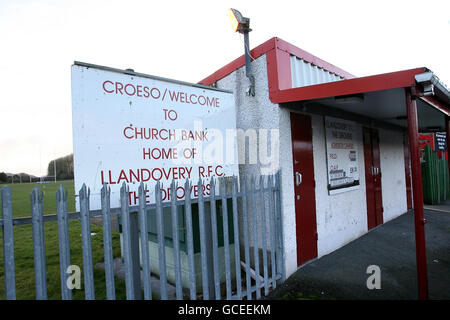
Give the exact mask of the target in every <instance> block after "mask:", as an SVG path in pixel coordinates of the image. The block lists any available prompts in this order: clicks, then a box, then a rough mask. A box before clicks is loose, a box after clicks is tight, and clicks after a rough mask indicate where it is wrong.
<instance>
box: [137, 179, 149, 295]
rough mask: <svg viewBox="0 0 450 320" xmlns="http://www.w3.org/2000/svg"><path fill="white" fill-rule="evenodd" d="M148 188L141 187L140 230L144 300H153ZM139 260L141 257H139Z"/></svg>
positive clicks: (142, 185) (142, 184)
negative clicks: (146, 195)
mask: <svg viewBox="0 0 450 320" xmlns="http://www.w3.org/2000/svg"><path fill="white" fill-rule="evenodd" d="M145 191H146V188H144V183H142V182H141V184H140V185H139V230H140V234H141V253H142V280H143V282H144V299H145V300H152V283H151V277H150V252H149V248H148V214H147V210H145V206H146V202H147V200H146V197H145ZM138 260H139V257H138Z"/></svg>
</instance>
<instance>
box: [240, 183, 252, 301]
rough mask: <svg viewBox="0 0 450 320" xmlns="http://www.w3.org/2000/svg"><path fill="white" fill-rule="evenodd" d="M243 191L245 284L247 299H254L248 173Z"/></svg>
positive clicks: (242, 185)
mask: <svg viewBox="0 0 450 320" xmlns="http://www.w3.org/2000/svg"><path fill="white" fill-rule="evenodd" d="M241 192H242V216H243V221H244V226H243V232H242V233H243V234H244V253H245V285H246V288H247V300H251V299H252V290H251V287H252V282H251V279H250V241H249V238H248V235H249V229H248V212H247V175H245V176H244V177H243V178H242V184H241Z"/></svg>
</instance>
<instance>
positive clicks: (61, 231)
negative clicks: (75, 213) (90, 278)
mask: <svg viewBox="0 0 450 320" xmlns="http://www.w3.org/2000/svg"><path fill="white" fill-rule="evenodd" d="M56 213H57V216H58V245H59V268H60V276H61V298H62V299H63V300H71V299H72V290H71V289H69V287H68V285H67V280H68V279H69V274H68V273H67V272H66V271H67V268H68V267H69V266H70V244H69V221H68V217H67V191H64V188H63V186H62V185H59V189H58V191H57V192H56Z"/></svg>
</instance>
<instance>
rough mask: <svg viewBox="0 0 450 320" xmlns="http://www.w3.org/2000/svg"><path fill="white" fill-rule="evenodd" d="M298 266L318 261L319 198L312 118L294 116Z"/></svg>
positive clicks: (292, 124) (294, 176)
mask: <svg viewBox="0 0 450 320" xmlns="http://www.w3.org/2000/svg"><path fill="white" fill-rule="evenodd" d="M291 130H292V153H293V162H294V166H293V167H294V172H293V178H294V190H295V222H296V231H297V264H298V265H301V264H303V263H305V262H306V261H308V260H311V259H313V258H315V257H317V224H316V196H315V181H314V161H313V148H312V129H311V118H310V117H309V116H305V115H301V114H296V113H291Z"/></svg>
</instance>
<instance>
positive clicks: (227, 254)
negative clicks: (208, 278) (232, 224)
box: [220, 177, 231, 300]
mask: <svg viewBox="0 0 450 320" xmlns="http://www.w3.org/2000/svg"><path fill="white" fill-rule="evenodd" d="M221 187H222V190H221V192H220V193H221V196H222V224H223V246H224V251H225V287H226V291H227V300H230V299H231V270H230V236H229V230H228V204H227V184H226V180H225V177H222V178H221Z"/></svg>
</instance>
